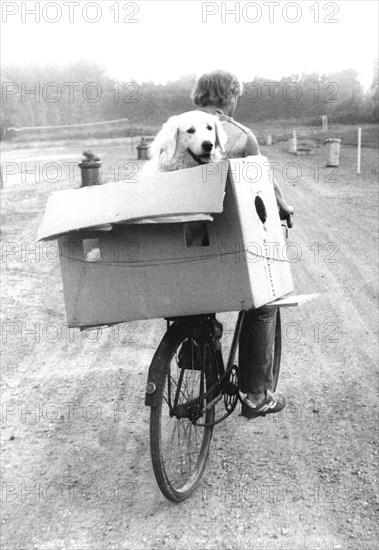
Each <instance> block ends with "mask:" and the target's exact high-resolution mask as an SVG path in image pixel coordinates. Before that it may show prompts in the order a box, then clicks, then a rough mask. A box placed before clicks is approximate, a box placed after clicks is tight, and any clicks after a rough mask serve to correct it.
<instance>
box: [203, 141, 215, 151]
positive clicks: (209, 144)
mask: <svg viewBox="0 0 379 550" xmlns="http://www.w3.org/2000/svg"><path fill="white" fill-rule="evenodd" d="M201 146H202V148H203V149H204V151H206V152H207V153H210V152H211V151H212V149H213V143H212V142H211V141H203V143H202V144H201Z"/></svg>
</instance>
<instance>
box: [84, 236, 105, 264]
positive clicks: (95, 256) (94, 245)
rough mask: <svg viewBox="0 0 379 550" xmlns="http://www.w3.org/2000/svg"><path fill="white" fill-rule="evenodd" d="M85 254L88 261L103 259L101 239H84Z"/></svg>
mask: <svg viewBox="0 0 379 550" xmlns="http://www.w3.org/2000/svg"><path fill="white" fill-rule="evenodd" d="M83 256H84V260H85V261H86V262H99V261H100V260H101V252H100V246H99V239H83Z"/></svg>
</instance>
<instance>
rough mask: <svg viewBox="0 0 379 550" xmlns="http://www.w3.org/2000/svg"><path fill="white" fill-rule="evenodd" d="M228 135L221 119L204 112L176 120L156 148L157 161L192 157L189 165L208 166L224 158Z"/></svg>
mask: <svg viewBox="0 0 379 550" xmlns="http://www.w3.org/2000/svg"><path fill="white" fill-rule="evenodd" d="M226 141H227V135H226V133H225V131H224V130H223V128H222V125H221V122H220V121H219V120H218V118H217V117H215V116H213V115H211V114H209V113H205V112H203V111H189V112H187V113H183V114H181V115H177V116H173V117H171V118H169V119H168V121H167V122H166V123H165V124H164V125H163V127H162V129H161V131H160V132H159V133H158V135H157V137H156V138H155V140H154V142H153V144H152V148H151V149H152V153H153V156H154V157H157V158H159V157H160V156H161V155H165V156H166V158H167V159H168V160H171V159H174V158H178V159H183V158H185V157H188V158H187V159H186V160H187V162H186V164H187V165H188V166H191V165H193V166H196V165H198V164H207V163H208V162H211V161H212V160H217V159H219V158H220V157H221V153H222V152H223V151H224V147H225V145H226Z"/></svg>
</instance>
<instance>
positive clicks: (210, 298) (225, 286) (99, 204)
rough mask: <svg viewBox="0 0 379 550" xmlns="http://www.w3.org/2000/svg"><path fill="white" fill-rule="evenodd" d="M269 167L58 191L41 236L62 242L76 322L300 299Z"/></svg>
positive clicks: (206, 169) (209, 168) (261, 160)
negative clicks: (292, 294) (287, 297)
mask: <svg viewBox="0 0 379 550" xmlns="http://www.w3.org/2000/svg"><path fill="white" fill-rule="evenodd" d="M265 161H266V159H265V157H256V156H254V157H247V158H245V159H232V160H229V161H223V162H220V163H216V164H208V165H203V166H199V167H196V168H190V169H186V170H180V171H176V172H169V173H159V174H156V175H154V176H149V177H146V178H144V179H141V180H140V181H139V182H126V183H125V182H118V183H109V184H105V185H102V186H95V187H85V188H82V189H70V190H65V191H58V192H56V193H54V194H53V195H52V197H51V198H50V199H49V202H48V204H47V207H46V212H45V217H44V221H43V224H42V226H41V228H40V230H39V235H38V236H39V239H40V240H48V239H56V238H57V239H58V243H59V251H60V263H61V271H62V280H63V291H64V298H65V305H66V314H67V321H68V325H69V326H70V327H83V326H94V325H104V324H112V323H118V322H124V321H132V320H141V319H152V318H159V317H160V318H162V317H173V316H182V315H195V314H200V313H210V312H219V311H236V310H239V309H241V308H246V309H249V308H252V307H255V308H257V307H260V306H262V305H264V304H267V303H269V302H272V301H273V300H276V299H277V298H280V297H282V296H285V295H286V294H288V293H290V292H292V291H293V283H292V277H291V272H290V265H289V262H288V260H287V258H286V253H285V252H286V249H285V242H284V237H283V231H282V227H281V223H280V220H279V215H278V209H277V205H276V200H275V195H274V190H273V185H272V183H271V182H270V181H269V175H268V170H267V166H265ZM209 214H212V217H213V221H210V220H211V219H212V217H210V216H209ZM166 216H167V219H166ZM172 216H175V217H174V218H172ZM173 220H175V223H169V222H170V221H173ZM154 221H155V222H158V223H148V222H154ZM140 222H142V223H140ZM166 222H167V223H166ZM102 229H103V230H102Z"/></svg>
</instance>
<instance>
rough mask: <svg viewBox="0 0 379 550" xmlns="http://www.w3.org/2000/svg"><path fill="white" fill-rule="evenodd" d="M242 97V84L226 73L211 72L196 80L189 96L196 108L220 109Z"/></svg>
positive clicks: (232, 75)
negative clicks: (210, 106)
mask: <svg viewBox="0 0 379 550" xmlns="http://www.w3.org/2000/svg"><path fill="white" fill-rule="evenodd" d="M240 95H242V83H241V82H240V81H239V80H238V78H237V77H236V76H235V75H234V74H232V73H228V72H227V71H212V72H211V73H206V74H203V75H202V76H200V78H198V80H197V82H196V84H195V86H194V88H193V90H192V94H191V98H192V101H193V103H194V104H195V105H196V106H197V107H206V106H207V105H215V106H217V107H221V106H222V105H226V104H228V103H230V102H231V101H232V100H237V99H238V97H239V96H240Z"/></svg>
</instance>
